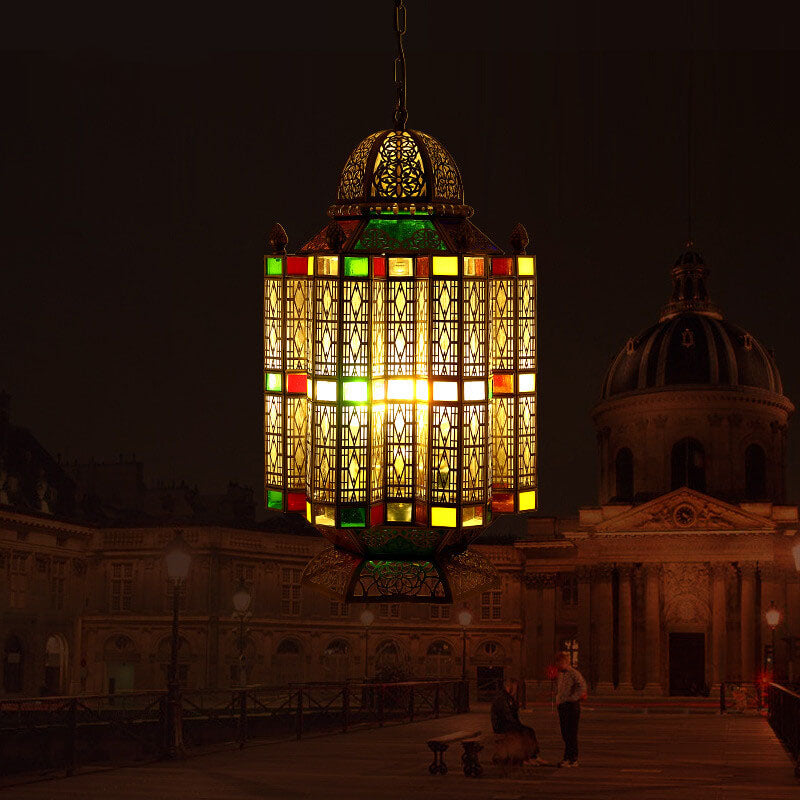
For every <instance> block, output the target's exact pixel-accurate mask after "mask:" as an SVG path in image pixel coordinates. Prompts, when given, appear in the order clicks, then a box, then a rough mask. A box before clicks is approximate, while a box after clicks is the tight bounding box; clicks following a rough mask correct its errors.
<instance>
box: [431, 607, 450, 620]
mask: <svg viewBox="0 0 800 800" xmlns="http://www.w3.org/2000/svg"><path fill="white" fill-rule="evenodd" d="M431 619H450V606H438V605H432V606H431Z"/></svg>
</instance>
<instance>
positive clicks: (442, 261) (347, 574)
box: [264, 2, 537, 602]
mask: <svg viewBox="0 0 800 800" xmlns="http://www.w3.org/2000/svg"><path fill="white" fill-rule="evenodd" d="M399 5H400V6H402V2H400V3H399ZM403 29H404V24H403ZM397 33H398V36H401V31H400V30H398V31H397ZM399 58H400V59H402V47H401V52H400V56H399ZM402 67H403V68H402V74H403V76H404V74H405V67H404V60H403V64H402ZM403 81H404V78H403ZM398 89H399V92H400V97H401V100H402V104H401V101H400V100H399V101H398V109H397V110H396V112H395V118H394V126H393V127H392V128H389V129H385V130H380V131H377V132H375V133H371V134H370V135H369V136H367V137H366V138H364V139H363V140H362V141H361V142H360V143H359V144H357V145H356V147H355V148H354V150H353V151H352V152H351V154H350V156H349V157H348V158H347V160H346V162H345V165H344V168H343V170H342V172H341V176H340V179H339V184H338V187H337V191H336V200H335V202H334V203H333V204H332V205H331V206H330V207H329V209H328V216H329V218H330V221H329V222H328V224H326V225H325V226H324V227H323V228H322V229H321V230H320V231H319V232H318V233H317V234H316V235H315V236H313V237H312V238H311V239H310V240H309V241H307V242H306V243H305V244H303V245H302V246H301V247H300V249H299V250H298V251H297V252H296V253H295V254H287V253H286V245H287V242H288V237H287V236H286V233H285V231H284V230H283V228H282V227H281V226H280V225H276V226H275V227H274V228H273V230H272V232H271V235H270V247H271V249H272V251H273V252H272V253H271V254H269V255H267V256H265V258H264V428H265V494H266V505H267V507H268V508H270V509H274V510H278V511H286V512H298V513H303V514H305V516H306V518H307V520H308V522H310V523H311V524H312V525H314V526H315V527H316V528H317V529H318V530H319V531H320V532H321V533H322V534H323V535H324V536H325V537H327V538H328V539H329V540H330V542H331V544H332V547H331V548H330V549H329V550H326V551H324V552H323V553H322V554H320V555H319V556H317V557H316V558H315V559H314V560H313V561H312V562H311V563H310V564H309V565H308V567H307V568H306V570H305V572H304V576H303V581H304V582H305V583H306V584H310V585H313V586H315V587H317V588H318V589H320V590H322V591H324V592H325V593H327V594H328V595H329V596H331V597H334V598H337V599H340V600H347V601H356V602H386V601H387V600H393V601H422V602H452V601H453V599H457V598H459V597H463V596H465V595H466V594H469V593H472V592H475V591H480V590H482V589H485V588H488V587H489V586H492V585H494V584H495V583H496V581H497V573H496V571H495V570H494V568H493V567H492V565H491V564H490V562H489V561H488V559H486V558H484V557H483V556H481V555H480V554H478V553H476V552H475V551H474V550H470V549H469V547H468V546H469V544H470V543H471V542H472V541H473V540H474V539H475V538H476V537H477V536H478V535H479V533H480V532H481V530H482V529H483V528H484V527H485V526H486V525H488V524H489V522H490V521H491V519H492V517H493V515H497V514H504V513H514V512H520V511H531V510H534V509H535V507H536V485H537V474H536V388H537V387H536V366H537V365H536V357H537V356H536V259H535V257H534V256H533V255H528V254H527V246H528V241H529V240H528V235H527V233H526V231H525V229H524V228H523V227H522V226H521V225H517V226H516V227H514V229H513V231H512V235H511V239H510V244H511V253H510V254H506V253H504V252H503V251H502V250H501V249H500V248H499V247H498V246H497V245H496V244H495V243H494V242H493V241H492V240H491V239H490V238H489V237H488V236H487V235H486V234H485V233H483V232H482V231H481V230H480V229H479V228H478V227H476V226H475V225H474V224H473V222H472V221H471V217H472V215H473V209H472V208H471V207H470V206H468V205H467V204H466V203H465V201H464V188H463V184H462V180H461V173H460V171H459V169H458V166H457V165H456V163H455V160H454V159H453V157H452V156H451V155H450V153H449V152H448V151H447V150H446V149H445V147H444V146H443V145H442V144H441V143H440V142H439V141H438V140H437V139H435V138H434V137H433V136H430V135H429V134H427V133H423V132H422V131H419V130H414V129H407V128H406V126H405V118H406V116H407V114H406V112H405V106H404V103H405V86H404V82H403V84H402V86H399V87H398Z"/></svg>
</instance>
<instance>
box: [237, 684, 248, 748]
mask: <svg viewBox="0 0 800 800" xmlns="http://www.w3.org/2000/svg"><path fill="white" fill-rule="evenodd" d="M237 738H238V741H239V749H240V750H241V749H242V748H243V747H244V743H245V742H246V741H247V690H246V689H239V725H238V731H237Z"/></svg>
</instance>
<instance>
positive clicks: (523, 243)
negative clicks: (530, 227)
mask: <svg viewBox="0 0 800 800" xmlns="http://www.w3.org/2000/svg"><path fill="white" fill-rule="evenodd" d="M530 240H531V237H530V236H528V231H526V230H525V226H524V225H523V224H522V223H521V222H518V223H517V224H516V225H515V226H514V228H513V230H512V231H511V236H510V238H509V240H508V241H509V243H510V244H511V249H512V250H513V251H514V253H515V254H516V255H518V256H524V255H525V253H526V251H527V249H528V244H529V243H530Z"/></svg>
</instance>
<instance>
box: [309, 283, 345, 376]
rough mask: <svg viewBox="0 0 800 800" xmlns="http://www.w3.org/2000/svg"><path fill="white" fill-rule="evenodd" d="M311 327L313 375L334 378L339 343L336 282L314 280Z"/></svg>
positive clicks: (337, 290) (337, 287)
mask: <svg viewBox="0 0 800 800" xmlns="http://www.w3.org/2000/svg"><path fill="white" fill-rule="evenodd" d="M313 326H314V327H313V331H314V362H313V372H314V374H315V375H326V376H335V375H336V366H337V363H336V362H337V352H336V349H337V345H338V342H339V284H338V282H337V281H336V280H330V279H327V278H326V279H321V278H318V279H317V280H316V282H315V286H314V320H313Z"/></svg>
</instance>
